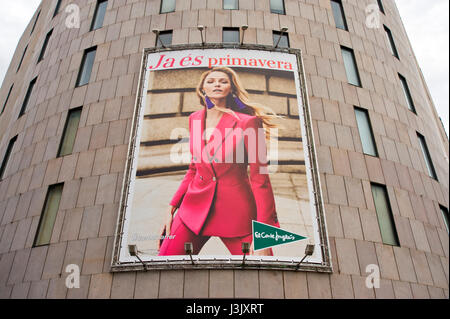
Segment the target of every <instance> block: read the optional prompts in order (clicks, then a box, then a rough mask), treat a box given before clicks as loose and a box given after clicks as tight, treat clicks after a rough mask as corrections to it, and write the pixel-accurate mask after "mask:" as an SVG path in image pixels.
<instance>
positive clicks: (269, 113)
mask: <svg viewBox="0 0 450 319" xmlns="http://www.w3.org/2000/svg"><path fill="white" fill-rule="evenodd" d="M212 72H222V73H225V74H226V75H227V76H228V77H229V79H230V82H231V94H230V95H228V97H227V101H226V105H227V108H226V109H224V108H221V107H216V109H217V110H219V111H221V112H224V113H228V114H231V115H233V116H235V117H237V115H236V114H235V112H238V113H244V114H248V115H252V116H256V117H258V118H260V119H261V120H262V122H263V124H264V128H265V130H266V137H267V138H269V136H270V132H269V129H271V128H277V127H278V125H277V124H275V123H273V122H272V121H273V120H274V119H276V118H281V117H280V116H278V115H277V114H276V113H275V111H273V110H272V109H271V108H270V107H267V106H264V105H262V104H259V103H254V102H251V101H250V100H249V95H248V92H247V91H246V90H245V89H244V87H243V86H242V84H241V81H240V79H239V76H238V75H237V73H236V72H235V71H233V70H232V69H230V68H227V67H217V68H213V69H211V70H209V71H206V72H204V73H203V74H202V75H201V77H200V82H199V84H198V86H197V95H198V97H199V98H200V104H201V105H203V106H205V107H206V102H205V96H204V91H203V86H204V83H205V80H206V78H207V77H208V75H210V74H211V73H212ZM233 95H235V96H236V97H238V98H239V99H240V100H241V102H242V103H243V104H244V105H245V106H246V108H245V109H240V108H239V107H238V106H237V105H236V102H235V101H234V98H233Z"/></svg>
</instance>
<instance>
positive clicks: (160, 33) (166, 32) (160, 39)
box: [155, 30, 173, 48]
mask: <svg viewBox="0 0 450 319" xmlns="http://www.w3.org/2000/svg"><path fill="white" fill-rule="evenodd" d="M169 34H170V43H169V44H166V43H164V42H163V41H162V38H161V35H163V36H164V35H169ZM172 41H173V30H164V31H161V32H159V35H158V36H157V37H156V43H155V47H156V48H162V45H161V43H163V44H164V46H166V47H167V46H171V45H172Z"/></svg>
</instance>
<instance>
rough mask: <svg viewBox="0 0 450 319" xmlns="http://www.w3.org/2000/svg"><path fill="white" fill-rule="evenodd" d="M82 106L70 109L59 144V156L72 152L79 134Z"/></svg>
mask: <svg viewBox="0 0 450 319" xmlns="http://www.w3.org/2000/svg"><path fill="white" fill-rule="evenodd" d="M81 111H82V108H81V107H79V108H76V109H73V110H70V111H69V114H68V115H67V120H66V126H65V128H64V133H63V136H62V139H61V145H60V146H59V151H58V157H62V156H66V155H70V154H72V151H73V145H74V143H75V138H76V136H77V131H78V125H79V124H80V118H81Z"/></svg>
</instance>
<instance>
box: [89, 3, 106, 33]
mask: <svg viewBox="0 0 450 319" xmlns="http://www.w3.org/2000/svg"><path fill="white" fill-rule="evenodd" d="M104 2H106V8H105V14H104V16H103V20H102V23H101V26H100V27H97V28H95V29H94V27H95V24H96V22H97V18H98V13H99V9H100V5H101V4H102V3H104ZM106 11H108V0H98V1H97V4H96V6H95V12H94V17H93V18H92V22H91V27H90V28H89V31H91V32H92V31H95V30H98V29H101V28H103V26H104V23H105V16H106Z"/></svg>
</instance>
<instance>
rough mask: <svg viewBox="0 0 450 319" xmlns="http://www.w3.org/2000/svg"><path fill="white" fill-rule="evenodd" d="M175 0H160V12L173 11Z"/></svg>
mask: <svg viewBox="0 0 450 319" xmlns="http://www.w3.org/2000/svg"><path fill="white" fill-rule="evenodd" d="M175 4H176V1H175V0H161V11H160V13H169V12H174V11H175Z"/></svg>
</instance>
